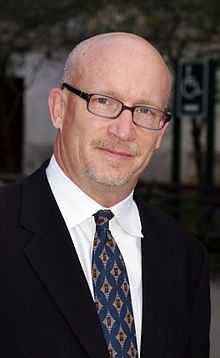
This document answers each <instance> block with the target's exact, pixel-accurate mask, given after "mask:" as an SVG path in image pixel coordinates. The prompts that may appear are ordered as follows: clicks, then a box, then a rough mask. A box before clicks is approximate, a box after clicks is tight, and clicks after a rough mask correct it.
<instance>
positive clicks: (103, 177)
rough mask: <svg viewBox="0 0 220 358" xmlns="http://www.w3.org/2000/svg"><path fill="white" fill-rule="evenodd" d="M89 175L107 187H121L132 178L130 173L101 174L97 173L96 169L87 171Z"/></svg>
mask: <svg viewBox="0 0 220 358" xmlns="http://www.w3.org/2000/svg"><path fill="white" fill-rule="evenodd" d="M87 176H88V177H89V178H90V179H92V180H93V181H94V182H96V183H97V184H102V185H105V186H107V187H120V186H123V185H125V184H127V183H128V182H129V180H130V178H131V177H130V175H129V176H128V175H126V176H122V175H111V173H109V174H103V173H102V174H101V173H97V172H95V171H94V170H89V171H87Z"/></svg>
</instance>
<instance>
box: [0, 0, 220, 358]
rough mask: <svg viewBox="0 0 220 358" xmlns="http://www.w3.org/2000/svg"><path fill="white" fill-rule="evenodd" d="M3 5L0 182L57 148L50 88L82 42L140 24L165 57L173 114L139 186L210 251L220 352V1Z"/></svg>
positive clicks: (215, 346)
mask: <svg viewBox="0 0 220 358" xmlns="http://www.w3.org/2000/svg"><path fill="white" fill-rule="evenodd" d="M0 4H1V5H0V122H1V126H0V184H1V185H4V184H5V183H9V182H12V181H14V180H16V179H18V178H19V177H22V176H25V175H27V174H29V173H31V172H32V171H33V170H34V169H36V168H37V167H38V166H39V165H40V164H41V163H42V161H44V160H45V159H47V158H48V157H49V156H50V155H51V152H52V143H53V139H54V135H55V131H54V130H53V128H52V126H51V124H50V120H49V115H48V109H47V96H48V92H49V90H50V88H51V87H53V86H59V85H60V82H61V77H62V70H63V65H64V61H65V58H66V55H67V54H68V53H69V52H70V50H71V49H72V48H73V47H74V46H75V45H76V44H77V43H78V42H79V41H80V40H83V39H85V38H87V37H88V36H91V35H94V34H96V33H100V32H106V31H128V32H134V33H136V34H139V35H142V36H143V37H145V38H146V39H147V40H149V41H151V42H152V43H153V44H154V45H155V46H156V47H157V48H158V49H159V50H160V51H161V52H162V54H163V55H164V57H165V58H166V61H167V63H168V64H169V66H170V67H171V68H172V71H173V74H174V91H173V97H172V101H171V103H170V110H171V111H172V113H173V120H172V123H171V125H170V127H169V129H168V132H167V135H166V136H165V138H164V141H163V143H162V147H161V149H160V151H159V152H158V153H156V155H155V157H154V159H153V161H152V163H151V164H150V166H149V167H148V168H147V170H146V172H145V173H143V176H142V179H141V181H140V183H139V185H138V191H139V192H140V193H141V195H143V197H144V198H145V200H146V201H148V202H151V203H152V204H153V205H156V206H158V207H160V208H161V209H162V210H164V211H166V212H168V213H169V214H171V215H173V216H174V217H176V218H177V219H178V220H179V221H180V222H182V224H183V225H184V226H185V227H187V228H188V230H189V231H191V232H192V233H193V234H195V235H196V236H197V237H198V239H199V240H201V241H202V242H203V243H204V245H205V246H206V247H207V249H208V252H209V259H210V272H211V294H212V296H211V298H212V327H211V358H219V357H220V344H219V342H218V341H219V339H218V337H219V336H220V220H219V216H220V140H219V137H220V21H219V19H220V2H219V0H209V1H206V0H175V1H174V0H169V2H164V1H163V0H136V1H130V0H126V1H125V0H120V1H114V0H112V1H111V2H109V1H105V0H93V1H91V0H84V1H82V2H80V1H78V0H77V1H76V0H63V1H62V2H61V1H58V0H53V1H52V0H47V1H43V0H19V1H15V0H8V1H3V0H0ZM134 61H135V58H134ZM146 86H147V83H146Z"/></svg>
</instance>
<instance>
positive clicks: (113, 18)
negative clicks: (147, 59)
mask: <svg viewBox="0 0 220 358" xmlns="http://www.w3.org/2000/svg"><path fill="white" fill-rule="evenodd" d="M0 3H1V12H0V71H1V75H3V74H4V73H5V72H7V70H8V69H9V68H10V66H11V65H12V64H13V57H14V55H15V54H16V55H18V54H19V55H23V54H25V53H27V52H29V51H32V50H34V49H39V48H40V49H41V51H44V52H45V53H46V54H47V55H48V54H52V53H54V52H56V50H57V48H60V49H62V48H69V47H72V46H73V45H74V43H75V42H77V41H78V40H80V39H82V38H84V37H86V36H89V35H92V34H95V33H97V32H104V31H129V32H135V33H137V34H140V35H143V36H144V37H146V38H148V39H149V40H151V41H153V43H155V44H156V45H157V46H158V47H160V49H162V50H163V52H164V53H166V54H167V55H168V56H169V57H171V58H176V57H178V56H183V55H184V56H188V55H193V56H201V55H206V56H207V55H217V56H218V55H219V39H220V24H219V18H220V3H219V1H218V0H209V1H206V0H175V1H174V0H170V1H166V2H164V0H148V1H146V0H137V1H135V2H134V1H133V0H126V1H125V0H120V1H119V0H115V1H112V2H109V1H107V0H94V1H90V0H84V1H83V2H79V1H77V0H63V1H60V0H59V1H58V0H53V1H52V0H47V1H45V0H20V1H14V0H8V1H3V0H0Z"/></svg>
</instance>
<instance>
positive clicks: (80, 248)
mask: <svg viewBox="0 0 220 358" xmlns="http://www.w3.org/2000/svg"><path fill="white" fill-rule="evenodd" d="M46 174H47V178H48V181H49V184H50V187H51V190H52V192H53V195H54V197H55V200H56V202H57V204H58V207H59V209H60V211H61V213H62V216H63V218H64V220H65V223H66V226H67V228H68V230H69V233H70V236H71V238H72V241H73V244H74V247H75V249H76V252H77V255H78V257H79V260H80V263H81V266H82V269H83V272H84V275H85V277H86V279H87V282H88V286H89V289H90V291H91V294H92V296H93V298H94V293H93V283H92V272H91V267H92V250H93V239H94V235H95V228H96V226H95V221H94V218H93V214H95V213H96V212H97V211H98V210H100V209H106V208H104V207H102V206H101V205H100V204H98V203H97V202H95V201H94V200H93V199H91V198H90V197H89V196H88V195H87V194H85V193H84V192H83V191H82V190H81V189H80V188H79V187H78V186H77V185H75V184H74V183H73V182H72V181H71V180H70V179H69V178H68V177H67V176H66V175H65V174H64V172H63V171H62V169H61V168H60V166H59V165H58V164H57V162H56V160H55V157H54V156H52V158H51V160H50V163H49V165H48V167H47V169H46ZM108 209H110V210H111V211H112V212H113V214H114V217H113V218H112V219H111V221H110V223H109V228H110V230H111V233H112V235H113V237H114V239H115V240H116V242H117V245H118V246H119V249H120V251H121V253H122V256H123V259H124V261H125V265H126V268H127V272H128V278H129V284H130V291H131V299H132V307H133V314H134V321H135V328H136V335H137V345H138V351H139V355H140V344H141V325H142V270H141V238H142V237H143V235H142V232H141V221H140V217H139V212H138V208H137V206H136V204H135V202H134V200H133V193H131V194H130V195H129V196H128V197H127V198H125V199H124V200H123V201H121V202H119V203H118V204H116V205H114V206H112V207H111V208H108Z"/></svg>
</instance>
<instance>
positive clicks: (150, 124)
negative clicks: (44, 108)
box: [61, 82, 171, 130]
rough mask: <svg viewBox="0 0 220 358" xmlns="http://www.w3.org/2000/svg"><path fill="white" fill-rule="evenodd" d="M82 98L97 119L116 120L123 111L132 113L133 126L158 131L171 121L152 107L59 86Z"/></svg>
mask: <svg viewBox="0 0 220 358" xmlns="http://www.w3.org/2000/svg"><path fill="white" fill-rule="evenodd" d="M61 88H62V89H64V88H66V89H67V90H68V91H70V92H72V93H74V94H75V95H77V96H79V97H81V98H83V99H84V100H85V101H86V102H87V110H88V111H89V112H90V113H92V114H95V115H96V116H98V117H102V118H106V119H116V118H117V117H119V116H120V114H121V113H122V112H123V111H124V110H128V111H130V112H131V113H132V121H133V123H134V124H135V125H137V126H139V127H142V128H145V129H149V130H160V129H162V128H163V127H164V126H165V124H166V123H167V122H169V121H170V120H171V113H170V112H168V111H163V110H161V109H159V108H156V107H153V106H148V105H146V106H145V105H144V106H140V105H138V106H132V107H129V106H126V105H125V104H124V103H123V102H121V101H119V100H118V99H115V98H113V97H110V96H105V95H102V94H97V93H86V92H83V91H81V90H80V89H77V88H75V87H73V86H71V85H70V84H68V83H66V82H64V83H63V84H62V86H61Z"/></svg>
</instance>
